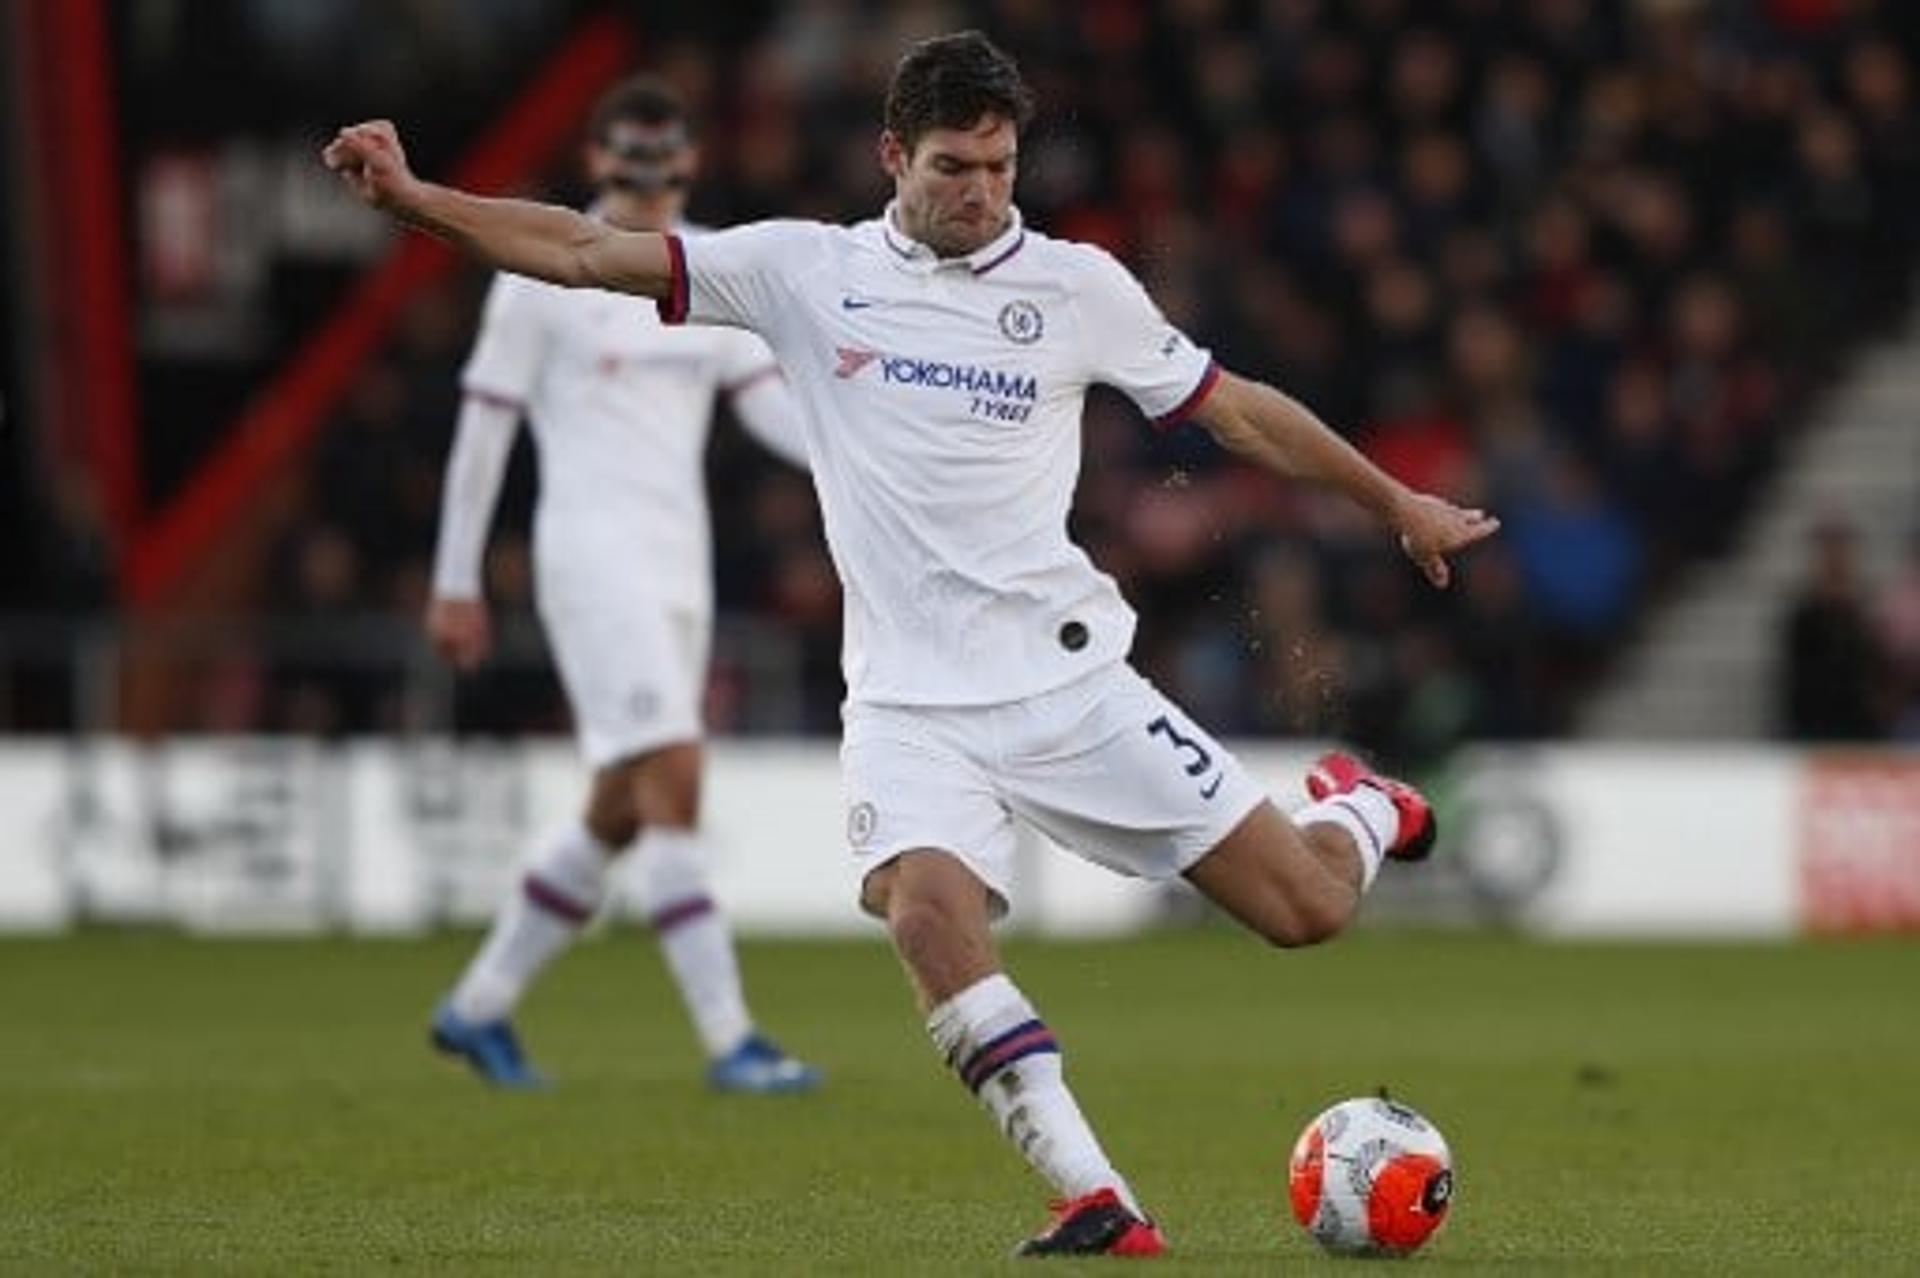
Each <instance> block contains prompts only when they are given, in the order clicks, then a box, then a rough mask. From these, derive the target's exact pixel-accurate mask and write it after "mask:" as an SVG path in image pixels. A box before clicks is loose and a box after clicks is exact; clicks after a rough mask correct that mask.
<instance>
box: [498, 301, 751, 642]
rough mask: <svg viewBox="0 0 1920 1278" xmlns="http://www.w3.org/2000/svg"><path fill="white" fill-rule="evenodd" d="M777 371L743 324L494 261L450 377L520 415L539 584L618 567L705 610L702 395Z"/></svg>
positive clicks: (675, 601)
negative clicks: (512, 271) (469, 351)
mask: <svg viewBox="0 0 1920 1278" xmlns="http://www.w3.org/2000/svg"><path fill="white" fill-rule="evenodd" d="M778 376H779V369H778V367H777V366H776V365H775V364H774V361H773V356H772V355H771V354H770V353H769V352H768V351H767V348H766V346H765V345H764V344H763V343H762V342H761V341H760V340H759V339H757V338H755V337H753V336H752V335H751V334H747V333H739V332H734V331H730V330H727V329H720V328H704V329H702V328H687V329H678V328H668V327H666V326H664V325H662V324H661V322H660V320H659V317H658V314H657V312H656V310H655V308H654V305H653V303H651V302H650V301H647V300H646V299H644V298H636V297H631V296H628V295H625V294H620V293H610V292H603V291H600V290H570V289H564V288H558V287H556V286H554V285H551V284H546V283H542V282H539V281H537V280H531V279H526V278H524V277H521V276H517V275H501V276H499V277H498V278H496V279H495V281H494V284H493V288H492V292H491V293H490V294H489V296H488V298H487V305H486V312H485V316H484V318H483V320H482V324H481V329H480V336H479V339H478V341H477V342H476V344H475V346H474V350H473V355H472V357H471V358H470V359H469V360H468V361H467V366H466V369H465V371H464V373H463V374H462V377H461V384H462V386H463V387H464V388H465V390H466V391H467V393H468V394H469V395H472V396H477V397H479V398H481V399H483V400H490V401H495V402H501V403H505V404H507V405H510V406H512V407H514V408H516V409H520V410H523V411H524V412H525V413H526V415H527V417H528V418H529V419H530V421H531V422H532V426H533V434H534V441H535V445H536V447H537V449H538V453H539V459H540V495H539V500H538V505H537V507H536V510H535V515H534V554H535V561H536V572H537V573H538V574H539V576H540V577H541V578H542V579H543V582H544V584H546V585H550V586H551V585H558V584H559V582H558V581H557V580H556V578H562V577H569V576H574V577H589V576H591V577H593V578H597V579H599V580H604V579H605V576H606V574H608V573H609V572H611V573H615V574H624V575H625V576H626V578H627V580H626V581H625V582H624V583H623V584H624V585H625V586H627V587H628V588H630V589H632V590H635V591H639V592H641V593H644V594H645V595H646V596H648V597H649V598H653V599H655V600H657V601H658V602H661V603H665V604H670V605H673V606H676V607H684V608H690V609H695V610H698V611H703V612H704V611H707V610H710V609H711V607H712V596H713V585H712V549H711V545H710V536H709V525H708V516H707V498H706V476H705V473H704V469H703V466H704V456H705V452H706V444H707V432H708V428H709V425H710V424H711V420H712V414H713V405H714V398H715V395H716V394H717V393H719V392H722V391H727V392H737V391H741V390H744V389H746V388H747V387H748V386H750V385H753V384H755V383H756V382H758V381H759V380H761V379H763V378H766V379H773V378H777V377H778ZM744 415H745V414H743V416H744ZM491 500H492V497H491V494H488V496H487V501H488V502H489V503H490V502H491ZM584 584H586V583H583V585H584ZM588 588H592V587H591V586H590V585H589V586H588Z"/></svg>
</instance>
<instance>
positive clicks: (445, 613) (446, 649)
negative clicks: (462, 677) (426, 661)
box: [427, 598, 493, 670]
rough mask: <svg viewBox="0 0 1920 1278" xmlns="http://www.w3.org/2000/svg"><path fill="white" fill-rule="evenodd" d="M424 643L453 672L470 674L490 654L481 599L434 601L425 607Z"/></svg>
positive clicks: (489, 625)
mask: <svg viewBox="0 0 1920 1278" xmlns="http://www.w3.org/2000/svg"><path fill="white" fill-rule="evenodd" d="M427 642H429V643H431V644H432V645H433V650H434V651H435V652H437V653H439V654H440V655H441V657H443V658H445V659H446V660H447V661H448V662H449V663H451V664H452V666H453V668H454V669H455V670H473V669H476V668H477V667H478V666H479V665H480V663H481V662H483V661H485V660H486V659H487V654H488V653H490V652H492V651H493V621H492V619H491V618H490V617H489V616H488V615H487V604H486V601H485V600H484V599H444V598H441V599H435V600H433V602H431V603H429V604H428V605H427Z"/></svg>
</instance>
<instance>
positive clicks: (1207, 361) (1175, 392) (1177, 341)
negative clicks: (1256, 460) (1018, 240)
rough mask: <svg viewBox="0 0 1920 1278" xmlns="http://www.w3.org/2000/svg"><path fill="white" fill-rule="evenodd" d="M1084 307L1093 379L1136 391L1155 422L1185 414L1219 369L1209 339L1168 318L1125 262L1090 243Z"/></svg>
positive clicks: (1082, 286) (1133, 395)
mask: <svg viewBox="0 0 1920 1278" xmlns="http://www.w3.org/2000/svg"><path fill="white" fill-rule="evenodd" d="M1078 284H1079V311H1080V322H1081V328H1082V332H1083V334H1084V340H1085V343H1086V345H1085V351H1086V358H1087V367H1088V376H1087V380H1088V381H1090V382H1099V383H1101V384H1102V385H1105V386H1111V387H1113V388H1114V389H1115V390H1118V391H1120V392H1121V393H1122V394H1124V395H1126V397H1127V398H1128V399H1131V400H1132V401H1133V402H1134V403H1135V404H1137V405H1138V406H1139V408H1140V411H1141V412H1143V413H1145V414H1146V415H1147V416H1148V417H1149V418H1151V419H1152V421H1153V423H1154V425H1156V426H1171V425H1174V424H1176V423H1178V422H1180V421H1182V420H1184V419H1185V418H1186V417H1187V415H1188V414H1190V413H1191V412H1192V411H1193V410H1194V409H1195V408H1197V407H1199V405H1200V402H1201V401H1202V400H1204V399H1205V398H1206V397H1207V392H1209V391H1211V390H1212V389H1213V385H1214V383H1215V382H1216V381H1218V380H1219V377H1220V366H1219V365H1218V364H1216V363H1215V362H1214V359H1213V355H1212V353H1211V352H1209V351H1208V350H1207V349H1206V348H1205V347H1203V346H1198V345H1195V344H1194V342H1193V341H1192V340H1190V339H1189V338H1188V337H1187V335H1186V334H1184V333H1182V332H1181V331H1180V330H1179V329H1177V328H1175V327H1174V326H1173V325H1172V324H1169V323H1168V322H1167V319H1166V316H1164V315H1162V314H1161V313H1160V308H1159V307H1158V306H1156V305H1154V302H1153V299H1152V298H1151V297H1149V296H1147V290H1146V289H1145V288H1143V287H1141V285H1140V281H1139V280H1136V279H1135V278H1134V277H1133V275H1132V273H1131V272H1129V271H1128V270H1127V268H1126V267H1124V266H1122V265H1120V263H1119V262H1117V261H1115V260H1114V259H1113V258H1112V257H1111V256H1110V255H1108V254H1107V253H1106V252H1105V251H1103V250H1101V249H1096V248H1091V247H1088V248H1087V249H1086V256H1085V258H1084V259H1083V262H1082V265H1081V269H1080V271H1079V280H1078Z"/></svg>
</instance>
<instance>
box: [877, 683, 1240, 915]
mask: <svg viewBox="0 0 1920 1278" xmlns="http://www.w3.org/2000/svg"><path fill="white" fill-rule="evenodd" d="M845 719H846V737H845V741H844V743H843V744H842V746H841V749H840V760H841V767H842V771H843V774H844V777H845V784H846V790H847V840H848V842H849V844H851V846H852V849H853V855H854V860H855V862H856V863H857V864H858V865H859V867H860V872H861V875H862V877H863V878H864V877H865V876H866V875H867V874H870V873H872V872H873V871H874V870H876V869H878V868H879V867H881V866H882V865H885V864H886V863H887V862H888V861H890V860H892V859H893V858H894V857H896V856H898V855H900V854H901V853H902V852H907V851H911V850H913V849H915V848H937V849H939V850H941V851H944V852H950V853H952V854H953V855H955V856H957V857H959V858H960V860H961V861H962V862H964V863H965V864H966V866H967V867H968V868H969V869H971V870H972V871H973V873H974V874H975V875H977V876H978V877H979V878H980V879H981V881H982V882H984V883H985V884H986V885H987V886H988V887H989V888H990V889H992V891H993V892H994V894H995V896H996V897H997V898H998V900H997V901H996V903H995V904H996V909H997V910H999V911H1004V909H1005V907H1006V902H1007V890H1008V884H1009V883H1010V882H1011V880H1012V877H1013V859H1014V855H1015V846H1016V838H1015V834H1016V831H1015V826H1014V821H1015V820H1016V819H1018V820H1022V821H1025V822H1027V823H1029V824H1031V825H1032V826H1033V827H1035V828H1036V829H1038V830H1039V831H1040V832H1041V833H1042V834H1045V835H1047V836H1048V837H1049V838H1051V839H1053V840H1054V841H1055V842H1056V843H1058V844H1060V845H1061V846H1062V847H1064V848H1067V849H1069V850H1070V851H1073V852H1075V853H1077V854H1079V855H1080V856H1083V857H1085V858H1086V859H1087V860H1089V861H1093V862H1095V863H1096V864H1099V865H1104V866H1106V867H1107V868H1108V869H1110V870H1114V871H1117V872H1118V873H1121V874H1126V875H1131V876H1135V877H1138V878H1148V879H1164V878H1171V877H1173V876H1174V875H1176V874H1179V873H1181V872H1182V871H1184V870H1185V869H1186V868H1187V867H1188V866H1190V865H1192V864H1193V863H1194V862H1195V861H1197V860H1199V859H1200V858H1201V857H1202V856H1205V855H1206V854H1207V853H1208V852H1210V851H1212V850H1213V848H1214V847H1215V845H1217V844H1218V843H1219V842H1220V841H1221V840H1222V839H1224V838H1225V837H1226V836H1227V835H1228V834H1229V833H1231V832H1232V831H1233V828H1234V827H1235V826H1237V825H1239V824H1240V822H1241V821H1242V820H1244V819H1245V818H1246V816H1247V814H1248V813H1249V812H1251V811H1252V810H1253V809H1254V807H1255V806H1256V805H1258V804H1259V803H1261V802H1262V801H1263V800H1265V799H1266V797H1267V795H1266V793H1265V792H1264V791H1263V790H1262V789H1261V788H1260V787H1259V786H1257V785H1255V784H1254V783H1253V781H1252V780H1251V779H1250V778H1248V776H1247V774H1246V772H1245V771H1244V770H1243V769H1242V768H1241V766H1240V764H1239V761H1238V760H1236V759H1235V758H1234V757H1233V756H1232V755H1231V754H1229V753H1228V752H1227V751H1226V749H1225V748H1224V747H1222V746H1221V745H1220V743H1219V742H1218V741H1215V740H1214V739H1213V737H1212V736H1210V735H1208V734H1207V733H1206V732H1205V731H1203V730H1202V729H1200V728H1199V727H1197V726H1195V725H1194V723H1193V722H1192V721H1191V720H1189V719H1188V718H1187V717H1186V716H1185V715H1184V714H1182V713H1181V712H1180V710H1179V708H1178V707H1176V706H1175V705H1174V704H1173V703H1172V702H1171V701H1169V700H1168V699H1167V698H1166V697H1165V696H1164V695H1163V694H1162V693H1161V692H1160V690H1159V689H1157V688H1155V687H1154V686H1153V685H1152V684H1150V683H1148V682H1147V681H1146V680H1145V679H1143V678H1141V677H1140V676H1139V675H1138V674H1136V673H1135V672H1134V670H1133V668H1132V667H1131V666H1129V665H1127V664H1126V663H1125V662H1115V663H1114V664H1112V665H1110V666H1107V667H1104V668H1103V669H1101V670H1098V671H1096V672H1094V673H1092V674H1090V675H1088V676H1087V677H1086V678H1084V679H1079V680H1076V681H1074V682H1073V683H1070V684H1068V685H1066V686H1065V687H1063V688H1056V689H1054V690H1053V691H1051V692H1045V693H1041V694H1040V695H1039V696H1036V697H1029V698H1026V699H1024V700H1021V701H1013V702H1007V703H1004V704H1001V705H991V706H933V707H929V706H882V705H871V704H864V703H854V702H849V703H848V704H847V706H846V708H845Z"/></svg>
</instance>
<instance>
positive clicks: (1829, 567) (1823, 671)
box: [1780, 519, 1887, 741]
mask: <svg viewBox="0 0 1920 1278" xmlns="http://www.w3.org/2000/svg"><path fill="white" fill-rule="evenodd" d="M1807 550H1808V560H1807V574H1806V579H1805V582H1804V584H1803V585H1802V586H1801V588H1800V593H1799V595H1798V597H1797V598H1796V599H1795V600H1794V602H1793V605H1792V607H1791V608H1789V609H1788V611H1787V614H1786V618H1785V624H1784V626H1783V627H1782V631H1781V644H1780V648H1781V652H1780V676H1781V679H1780V714H1781V724H1782V727H1783V728H1784V730H1785V732H1786V735H1787V737H1788V738H1789V739H1790V740H1794V741H1872V740H1875V739H1877V738H1879V737H1881V736H1882V735H1884V733H1885V732H1886V728H1887V714H1886V705H1885V691H1884V690H1885V687H1886V684H1885V680H1884V658H1883V654H1882V653H1881V650H1880V645H1879V642H1878V638H1877V636H1876V635H1875V633H1874V626H1873V621H1872V618H1871V617H1870V616H1869V614H1868V610H1867V604H1866V600H1865V598H1864V597H1863V593H1862V586H1861V582H1860V574H1859V565H1858V562H1857V554H1858V546H1857V538H1856V535H1855V533H1854V530H1853V527H1852V525H1850V524H1848V523H1846V522H1845V521H1843V520H1839V519H1827V520H1823V521H1822V522H1820V523H1818V524H1816V525H1815V526H1814V527H1813V529H1812V530H1811V532H1810V533H1809V536H1808V539H1807Z"/></svg>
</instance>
